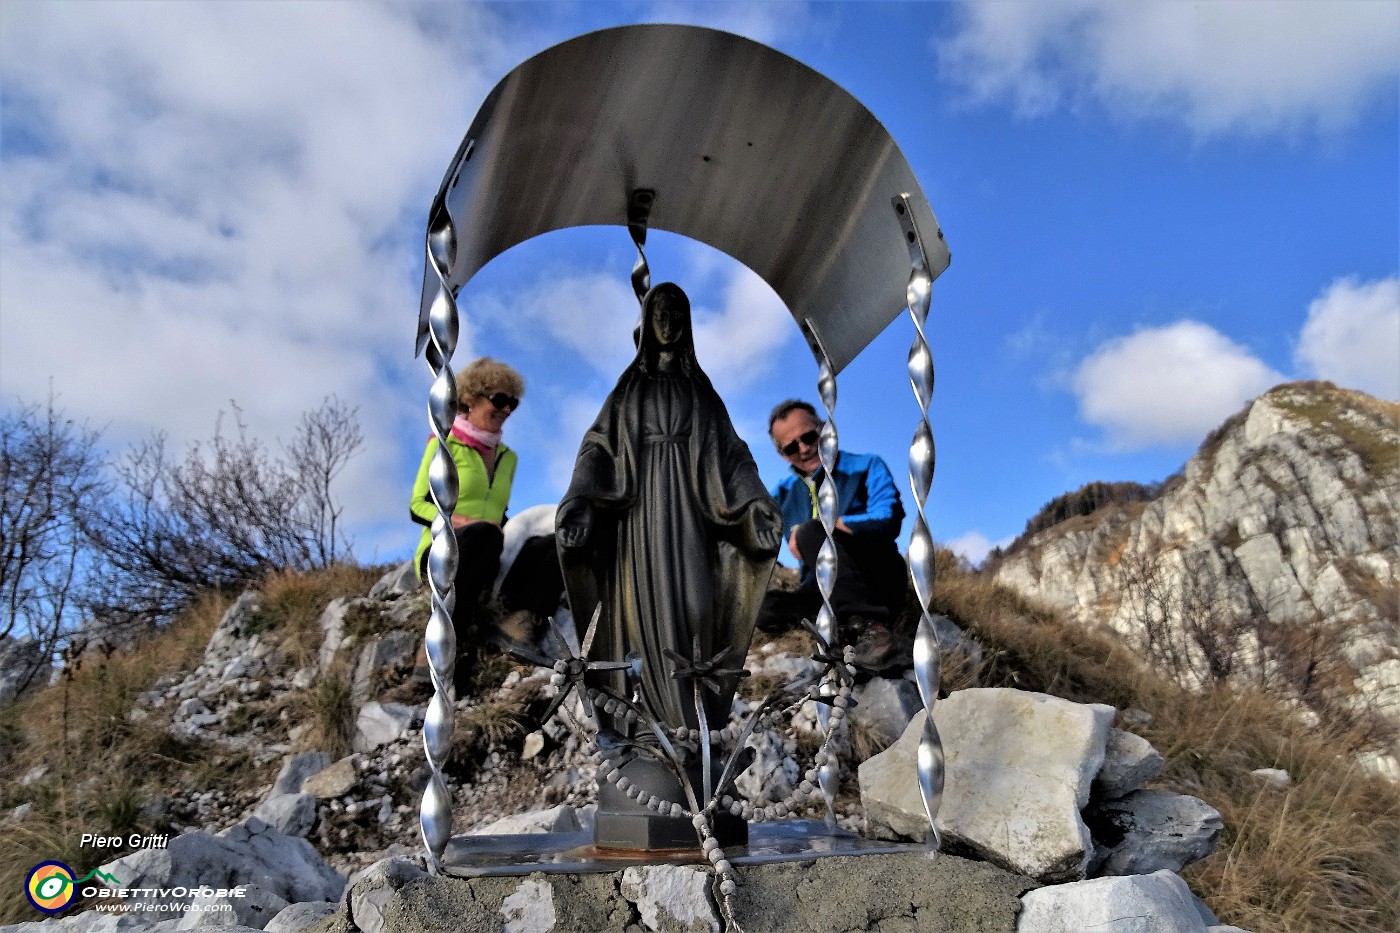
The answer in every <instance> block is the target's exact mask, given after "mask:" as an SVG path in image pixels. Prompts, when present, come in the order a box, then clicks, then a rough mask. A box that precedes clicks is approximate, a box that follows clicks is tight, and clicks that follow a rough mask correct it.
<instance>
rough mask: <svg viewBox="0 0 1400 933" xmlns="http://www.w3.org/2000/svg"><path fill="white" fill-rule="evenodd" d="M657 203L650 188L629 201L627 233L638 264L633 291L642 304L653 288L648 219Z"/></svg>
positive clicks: (635, 194) (635, 193)
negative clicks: (648, 257) (649, 258)
mask: <svg viewBox="0 0 1400 933" xmlns="http://www.w3.org/2000/svg"><path fill="white" fill-rule="evenodd" d="M655 201H656V192H655V191H653V190H652V189H650V188H638V189H636V190H635V191H633V192H632V195H631V197H630V198H628V201H627V232H628V234H629V235H631V237H632V245H633V246H635V247H637V262H636V263H635V264H634V265H633V266H632V291H633V293H635V294H636V296H637V302H638V303H640V302H641V300H642V299H643V298H645V297H646V293H647V290H648V289H650V288H651V266H649V265H648V264H647V254H646V250H645V249H644V247H645V246H646V245H647V219H648V218H649V217H651V206H652V204H653V203H654V202H655Z"/></svg>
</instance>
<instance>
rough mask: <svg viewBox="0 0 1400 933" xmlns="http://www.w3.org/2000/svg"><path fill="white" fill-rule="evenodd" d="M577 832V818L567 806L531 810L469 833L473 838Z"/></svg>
mask: <svg viewBox="0 0 1400 933" xmlns="http://www.w3.org/2000/svg"><path fill="white" fill-rule="evenodd" d="M578 830H579V822H578V816H577V815H576V814H575V813H574V808H573V807H571V806H569V805H568V804H560V805H559V806H557V807H550V808H549V809H548V810H532V811H530V812H529V813H516V814H514V815H513V816H507V817H502V818H501V819H499V820H496V821H495V822H493V823H489V824H487V825H485V826H481V827H478V828H477V829H474V830H472V831H471V833H470V835H473V836H505V835H515V834H520V833H575V832H578Z"/></svg>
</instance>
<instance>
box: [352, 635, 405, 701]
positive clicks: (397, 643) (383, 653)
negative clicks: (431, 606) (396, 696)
mask: <svg viewBox="0 0 1400 933" xmlns="http://www.w3.org/2000/svg"><path fill="white" fill-rule="evenodd" d="M417 650H418V636H416V635H414V634H413V633H411V632H405V631H403V630H402V629H393V630H391V631H388V632H384V633H382V634H380V635H376V636H375V637H374V638H373V639H372V640H371V641H370V643H369V644H368V645H365V647H364V650H362V651H361V652H360V659H359V661H358V662H357V663H356V664H355V674H354V678H353V680H352V681H351V695H352V696H353V697H354V699H355V702H357V703H363V702H365V701H366V700H368V699H369V698H370V696H371V695H372V691H373V689H374V684H375V678H376V676H377V675H379V674H381V673H383V672H384V671H386V670H388V669H390V668H393V667H394V666H396V665H398V664H401V663H403V662H404V661H408V660H411V659H412V658H413V653H414V652H415V651H417Z"/></svg>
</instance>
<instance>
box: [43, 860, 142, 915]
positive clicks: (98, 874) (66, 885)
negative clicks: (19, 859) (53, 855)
mask: <svg viewBox="0 0 1400 933" xmlns="http://www.w3.org/2000/svg"><path fill="white" fill-rule="evenodd" d="M93 878H97V879H99V880H101V881H103V882H105V883H107V884H112V885H116V886H117V887H121V882H120V881H118V880H117V879H116V878H114V877H113V876H111V875H109V874H107V873H106V872H105V871H102V870H101V869H99V868H94V869H93V870H92V871H90V872H88V873H87V874H86V875H84V876H83V877H81V878H75V877H73V869H71V868H69V867H68V866H67V865H65V864H63V863H62V862H55V861H48V862H40V863H39V864H38V865H35V866H34V867H33V868H31V869H29V875H28V877H26V878H25V879H24V896H25V897H27V898H29V903H31V904H33V905H34V909H35V910H39V911H43V912H44V913H46V914H56V913H59V912H60V911H63V910H66V909H67V908H68V907H69V905H71V904H72V903H73V898H74V896H76V894H77V891H78V885H80V884H83V883H84V882H86V881H90V880H92V879H93Z"/></svg>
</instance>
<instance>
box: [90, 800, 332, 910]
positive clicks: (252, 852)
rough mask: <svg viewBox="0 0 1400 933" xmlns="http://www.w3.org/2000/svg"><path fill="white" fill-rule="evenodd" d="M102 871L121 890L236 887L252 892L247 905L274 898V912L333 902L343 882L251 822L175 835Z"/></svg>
mask: <svg viewBox="0 0 1400 933" xmlns="http://www.w3.org/2000/svg"><path fill="white" fill-rule="evenodd" d="M102 870H103V871H104V872H106V873H107V874H110V875H114V876H115V877H117V878H120V879H121V881H122V886H123V887H125V888H149V889H164V890H170V889H175V888H182V889H186V890H188V889H195V888H202V887H204V886H209V887H212V888H216V889H217V888H235V887H238V886H240V885H242V886H246V887H247V888H248V889H249V890H250V891H255V894H253V895H250V897H249V898H248V899H247V901H248V903H249V904H252V905H257V904H262V905H267V904H275V903H276V901H275V900H274V899H273V898H280V899H281V900H282V901H283V904H282V905H281V906H279V907H278V910H280V909H281V907H282V906H285V905H286V904H288V903H291V902H293V901H308V900H310V901H325V900H335V899H338V898H339V897H340V892H341V889H342V888H343V887H344V886H345V879H344V878H343V877H341V876H340V874H339V873H337V872H336V871H335V870H334V869H333V868H331V867H330V866H329V865H327V864H326V863H325V862H324V861H323V860H322V859H321V857H320V856H319V855H317V854H316V850H315V849H313V848H311V844H310V843H308V842H307V841H306V840H305V839H299V838H295V837H292V836H287V835H284V834H282V833H279V832H277V831H276V830H274V829H272V828H271V827H269V826H268V825H267V824H266V823H263V822H262V821H261V820H259V819H257V818H256V817H250V818H249V819H247V820H245V821H244V822H242V823H239V824H238V825H236V826H233V827H231V828H230V829H227V830H225V831H224V832H222V833H220V834H218V835H210V834H209V833H205V832H191V833H185V834H183V835H180V836H176V837H175V838H174V839H171V840H170V845H169V846H168V847H167V848H165V849H142V850H141V851H139V852H135V853H132V854H131V855H128V856H125V857H123V858H119V859H117V860H115V861H113V862H109V863H107V864H106V865H103V866H102ZM265 895H271V897H266V896H265ZM146 900H149V901H151V902H153V903H157V904H179V903H187V902H188V901H189V900H190V896H189V895H188V894H187V895H186V896H185V897H184V898H176V897H174V896H173V895H165V896H161V895H158V894H157V895H153V896H151V897H149V898H146ZM235 909H237V905H235ZM262 909H263V908H259V911H261V910H262ZM275 913H276V911H273V912H272V913H267V914H266V916H263V917H262V919H261V922H259V923H258V924H257V927H258V928H259V929H260V928H261V927H262V925H263V924H264V923H266V922H267V921H268V920H269V919H271V918H272V916H274V914H275ZM245 922H246V921H245Z"/></svg>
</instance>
